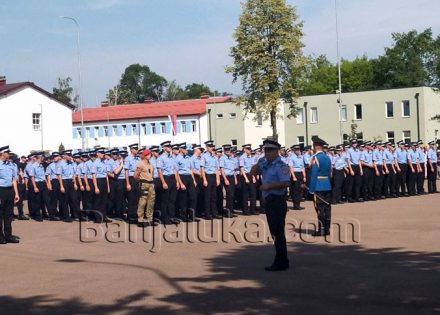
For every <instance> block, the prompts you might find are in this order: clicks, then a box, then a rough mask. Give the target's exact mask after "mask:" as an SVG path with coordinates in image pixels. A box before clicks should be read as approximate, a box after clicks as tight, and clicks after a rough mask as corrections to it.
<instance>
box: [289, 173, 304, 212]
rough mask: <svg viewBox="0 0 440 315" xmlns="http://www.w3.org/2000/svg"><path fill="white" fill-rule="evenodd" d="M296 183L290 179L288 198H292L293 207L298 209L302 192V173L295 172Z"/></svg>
mask: <svg viewBox="0 0 440 315" xmlns="http://www.w3.org/2000/svg"><path fill="white" fill-rule="evenodd" d="M295 177H296V181H294V180H293V179H292V178H291V179H290V198H292V202H293V207H294V208H298V207H299V206H300V203H301V198H302V190H301V183H303V181H304V176H303V174H302V172H295Z"/></svg>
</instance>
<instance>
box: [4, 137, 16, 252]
mask: <svg viewBox="0 0 440 315" xmlns="http://www.w3.org/2000/svg"><path fill="white" fill-rule="evenodd" d="M9 152H10V151H9V146H3V147H0V244H6V243H19V242H20V241H19V239H18V237H17V236H15V235H13V234H12V218H13V213H14V203H17V202H18V201H19V198H20V197H19V194H18V186H17V167H15V166H13V165H11V163H10V161H9Z"/></svg>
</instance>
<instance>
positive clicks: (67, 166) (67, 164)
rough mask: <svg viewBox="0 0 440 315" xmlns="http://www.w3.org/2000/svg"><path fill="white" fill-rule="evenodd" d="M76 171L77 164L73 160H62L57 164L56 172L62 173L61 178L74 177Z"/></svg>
mask: <svg viewBox="0 0 440 315" xmlns="http://www.w3.org/2000/svg"><path fill="white" fill-rule="evenodd" d="M75 171H76V169H75V165H74V163H73V162H72V161H65V160H61V161H60V162H59V163H58V164H57V168H56V174H57V175H61V179H73V177H74V176H75Z"/></svg>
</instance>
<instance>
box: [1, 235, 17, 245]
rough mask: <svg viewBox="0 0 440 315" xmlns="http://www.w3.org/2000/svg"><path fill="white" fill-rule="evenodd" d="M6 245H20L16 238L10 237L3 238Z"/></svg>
mask: <svg viewBox="0 0 440 315" xmlns="http://www.w3.org/2000/svg"><path fill="white" fill-rule="evenodd" d="M5 241H6V243H12V244H18V243H20V240H19V239H18V238H16V237H13V236H10V237H7V238H5Z"/></svg>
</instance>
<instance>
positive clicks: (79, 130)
mask: <svg viewBox="0 0 440 315" xmlns="http://www.w3.org/2000/svg"><path fill="white" fill-rule="evenodd" d="M76 131H77V132H78V136H79V137H80V138H82V131H81V128H76Z"/></svg>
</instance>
